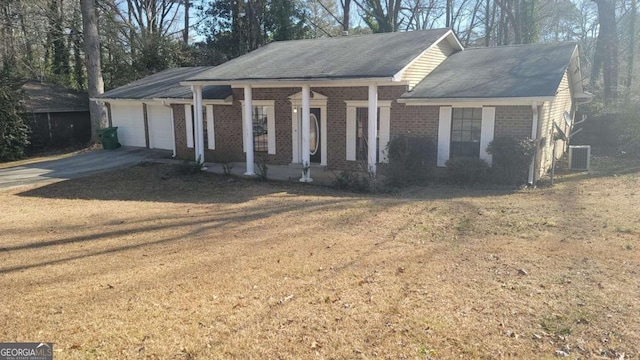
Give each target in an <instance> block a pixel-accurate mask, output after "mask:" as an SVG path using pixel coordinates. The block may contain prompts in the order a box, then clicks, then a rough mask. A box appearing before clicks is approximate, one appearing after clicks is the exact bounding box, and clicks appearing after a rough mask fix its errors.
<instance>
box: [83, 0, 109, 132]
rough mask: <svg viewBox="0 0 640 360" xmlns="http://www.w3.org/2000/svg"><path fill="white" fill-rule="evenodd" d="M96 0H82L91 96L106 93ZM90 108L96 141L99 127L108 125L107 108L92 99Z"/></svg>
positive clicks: (92, 128)
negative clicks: (101, 61)
mask: <svg viewBox="0 0 640 360" xmlns="http://www.w3.org/2000/svg"><path fill="white" fill-rule="evenodd" d="M94 1H95V0H80V7H81V11H82V30H83V31H82V32H83V35H84V53H85V58H86V68H87V80H88V83H89V84H88V85H89V86H88V90H89V97H90V98H93V97H95V96H98V95H100V94H102V93H104V82H103V80H102V67H101V64H100V36H99V34H98V19H97V16H96V8H95V2H94ZM89 110H90V113H91V141H92V142H95V141H96V140H97V139H98V129H101V128H104V127H106V125H107V116H106V109H105V107H104V105H102V104H100V103H98V102H97V101H91V103H90V108H89Z"/></svg>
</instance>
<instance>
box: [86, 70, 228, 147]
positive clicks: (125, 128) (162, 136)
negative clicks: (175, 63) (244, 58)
mask: <svg viewBox="0 0 640 360" xmlns="http://www.w3.org/2000/svg"><path fill="white" fill-rule="evenodd" d="M208 69H211V68H210V67H192V68H188V67H187V68H174V69H168V70H165V71H161V72H159V73H156V74H154V75H151V76H147V77H145V78H143V79H140V80H138V81H135V82H133V83H131V84H128V85H125V86H122V87H119V88H117V89H114V90H110V91H107V92H105V93H104V94H102V95H101V96H100V97H99V98H97V99H96V100H99V101H101V102H104V103H106V105H107V115H108V119H109V126H115V127H117V128H118V130H117V131H118V141H119V142H120V143H121V144H122V145H123V146H137V147H147V148H151V149H165V150H173V154H174V156H175V155H176V141H175V135H174V132H175V131H174V129H175V126H178V127H180V129H182V133H183V137H185V136H186V135H185V115H186V118H189V119H190V118H192V114H193V107H192V102H193V93H192V92H191V89H190V88H188V87H184V86H181V85H180V82H182V81H184V80H186V79H187V78H189V77H190V76H193V75H195V74H198V73H201V72H203V71H206V70H208ZM202 98H203V105H204V106H205V108H207V109H209V113H210V114H213V112H212V110H211V109H212V106H213V104H216V105H224V104H229V105H231V87H230V86H211V87H205V88H204V89H203V91H202ZM174 114H179V115H178V116H179V118H180V121H181V122H180V124H174ZM206 118H207V117H206V116H205V119H206ZM190 124H191V126H192V125H193V124H192V123H191V122H190ZM210 128H211V129H213V125H211V127H210ZM203 131H204V133H207V128H206V125H205V127H204V129H203ZM189 132H190V133H191V139H193V130H189ZM213 134H214V132H213V131H211V132H210V135H211V136H213ZM191 141H193V140H191ZM213 141H214V140H213V139H212V140H211V145H213ZM180 144H181V146H187V145H188V144H189V143H187V142H186V137H185V140H184V141H182V142H180ZM192 146H193V145H192Z"/></svg>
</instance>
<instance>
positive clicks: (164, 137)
mask: <svg viewBox="0 0 640 360" xmlns="http://www.w3.org/2000/svg"><path fill="white" fill-rule="evenodd" d="M171 115H172V112H171V108H170V107H168V106H164V105H162V104H147V124H148V127H149V147H150V148H151V149H165V150H173V125H172V122H171Z"/></svg>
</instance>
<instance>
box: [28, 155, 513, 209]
mask: <svg viewBox="0 0 640 360" xmlns="http://www.w3.org/2000/svg"><path fill="white" fill-rule="evenodd" d="M516 191H517V190H516V189H514V188H510V187H467V188H464V187H457V186H448V185H432V186H428V187H414V188H410V189H404V190H401V191H398V192H394V193H389V194H376V195H371V194H355V193H350V192H346V191H339V190H334V189H331V188H329V187H325V186H316V185H309V184H301V183H295V182H276V181H269V182H261V181H258V180H257V179H242V178H238V177H234V176H223V175H218V174H212V173H208V172H202V173H196V174H188V175H185V174H180V173H179V170H178V167H176V166H175V165H167V164H156V163H141V164H139V165H137V166H133V167H129V168H124V169H117V170H113V171H110V172H106V173H102V174H97V175H92V176H89V177H83V178H77V179H72V180H66V181H61V182H57V183H53V184H49V185H45V186H41V187H38V188H34V189H31V190H27V191H24V192H21V193H18V195H19V196H26V197H37V198H49V199H70V200H116V201H151V202H168V203H193V204H207V203H226V204H239V203H244V202H247V201H250V200H253V199H256V198H259V197H263V196H267V195H273V194H286V195H308V196H326V197H338V198H342V199H352V200H362V199H376V198H377V199H396V200H403V201H407V200H408V201H424V200H441V199H456V198H463V197H491V196H502V195H509V194H512V193H514V192H516Z"/></svg>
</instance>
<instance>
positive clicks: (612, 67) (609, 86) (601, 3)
mask: <svg viewBox="0 0 640 360" xmlns="http://www.w3.org/2000/svg"><path fill="white" fill-rule="evenodd" d="M593 1H595V3H596V4H597V5H598V22H599V24H600V30H599V32H598V40H597V43H596V49H595V55H594V63H593V72H592V73H591V82H592V83H595V82H596V81H597V79H598V78H599V77H600V70H602V80H603V87H604V89H603V96H604V101H605V103H606V102H608V101H615V100H616V99H617V98H618V28H617V23H616V10H615V5H614V2H613V0H593Z"/></svg>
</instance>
